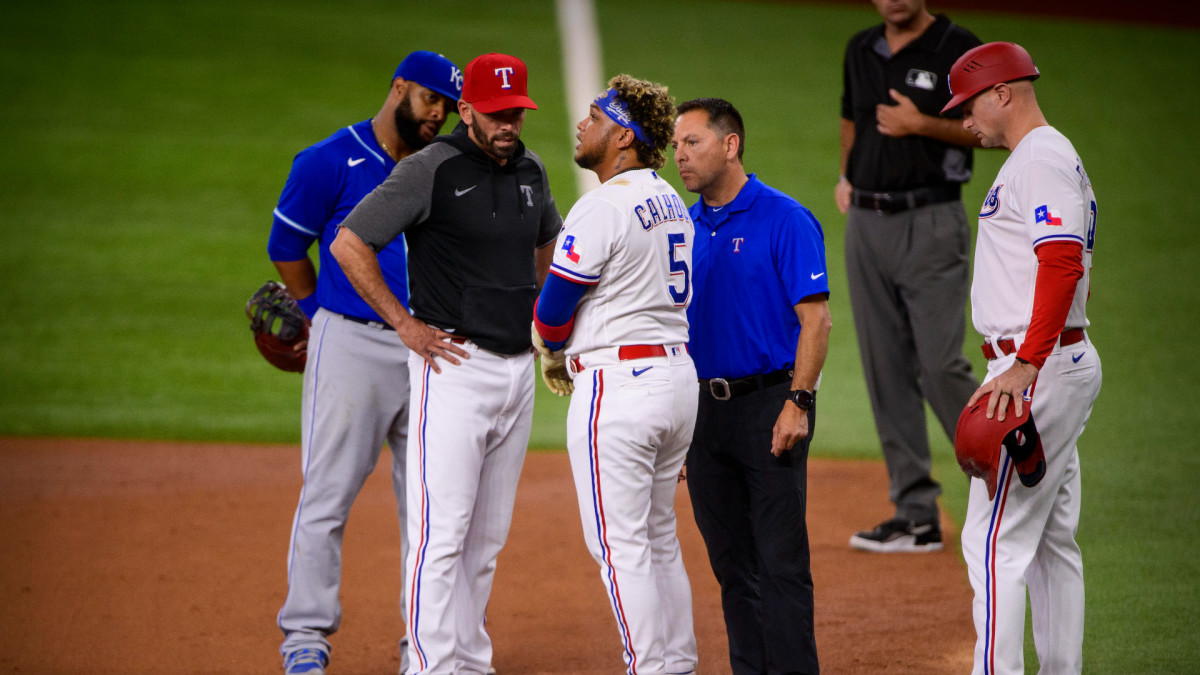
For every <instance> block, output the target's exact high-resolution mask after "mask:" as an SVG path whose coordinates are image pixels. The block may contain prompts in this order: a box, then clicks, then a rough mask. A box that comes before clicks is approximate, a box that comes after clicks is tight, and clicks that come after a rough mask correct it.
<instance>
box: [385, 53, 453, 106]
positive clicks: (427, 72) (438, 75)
mask: <svg viewBox="0 0 1200 675" xmlns="http://www.w3.org/2000/svg"><path fill="white" fill-rule="evenodd" d="M397 77H402V78H404V79H406V80H409V81H411V82H416V83H417V84H419V85H421V86H424V87H429V88H430V89H432V90H434V91H436V92H437V93H439V94H441V95H442V96H445V97H446V98H448V99H450V100H451V101H457V100H458V99H459V97H461V96H462V88H463V75H462V71H461V70H459V69H458V66H456V65H454V62H452V61H451V60H450V59H448V58H446V57H444V56H442V55H441V54H438V53H435V52H427V51H416V52H413V53H411V54H409V55H408V56H406V57H404V60H403V61H401V62H400V65H399V66H396V74H395V75H393V76H392V79H393V80H394V79H396V78H397Z"/></svg>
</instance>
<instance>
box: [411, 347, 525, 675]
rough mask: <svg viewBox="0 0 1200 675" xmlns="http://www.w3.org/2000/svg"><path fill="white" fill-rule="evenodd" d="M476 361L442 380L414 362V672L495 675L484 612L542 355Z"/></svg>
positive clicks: (479, 354)
mask: <svg viewBox="0 0 1200 675" xmlns="http://www.w3.org/2000/svg"><path fill="white" fill-rule="evenodd" d="M462 347H463V348H464V349H465V350H467V352H469V353H470V355H471V358H469V359H464V360H462V362H461V365H458V366H455V365H451V364H449V363H446V362H442V363H439V367H440V368H441V369H442V372H441V374H438V373H435V372H433V369H432V368H430V367H429V365H428V364H426V363H425V361H424V360H423V359H422V358H421V357H419V356H417V355H415V354H414V355H410V357H409V361H408V365H409V373H410V383H411V384H410V388H411V391H412V403H411V405H410V415H409V431H408V433H409V436H408V438H409V444H408V446H409V452H408V467H407V471H408V528H409V546H410V548H409V551H408V558H407V560H406V563H405V571H406V575H407V583H408V590H409V593H408V616H407V617H406V618H407V621H408V626H409V629H408V630H409V673H410V674H414V675H415V674H417V673H420V674H422V675H424V674H426V673H428V674H439V675H440V674H444V673H470V674H473V675H474V674H478V675H482V674H483V673H486V672H487V670H488V668H489V667H490V665H491V661H492V643H491V639H490V638H489V637H488V634H487V630H486V629H485V626H484V620H485V618H484V610H485V609H486V607H487V602H488V597H489V596H490V595H491V592H492V579H493V577H494V575H495V571H496V556H497V555H498V554H499V553H500V549H501V548H503V546H504V542H505V540H506V539H507V538H508V529H509V525H510V524H511V522H512V512H513V502H514V501H515V498H516V493H517V481H518V479H519V478H520V476H521V466H522V465H523V464H524V461H525V449H526V446H527V445H528V443H529V430H530V427H531V425H532V423H533V384H534V380H533V355H532V354H531V353H528V352H526V353H522V354H517V355H514V356H505V355H501V354H495V353H492V352H489V351H486V350H484V349H480V348H479V347H478V346H477V345H475V344H474V343H471V342H467V343H465V344H463V345H462Z"/></svg>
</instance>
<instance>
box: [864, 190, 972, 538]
mask: <svg viewBox="0 0 1200 675" xmlns="http://www.w3.org/2000/svg"><path fill="white" fill-rule="evenodd" d="M970 246H971V232H970V229H969V228H968V227H967V216H966V213H965V212H964V210H963V205H962V202H961V201H952V202H943V203H941V204H932V205H930V206H924V207H921V208H916V209H909V210H908V211H902V212H900V213H896V214H883V213H878V212H876V211H873V210H871V209H863V208H858V207H854V206H852V207H850V212H849V214H848V216H847V218H846V277H847V280H848V281H849V285H850V304H851V307H852V308H853V312H854V326H855V330H856V332H857V335H858V349H859V354H860V356H861V357H862V364H863V372H864V374H865V375H866V378H867V393H868V394H869V395H870V398H871V408H872V410H873V412H874V413H875V428H876V430H877V431H878V433H879V442H880V443H881V444H882V446H883V457H884V459H885V460H886V461H887V468H888V478H889V480H890V481H891V491H890V494H889V497H890V498H891V500H892V502H893V503H894V504H895V505H896V517H898V518H907V519H911V520H914V521H916V522H918V523H923V522H931V521H933V520H934V519H936V518H937V496H938V495H939V494H941V486H939V485H938V484H937V482H936V481H934V480H933V478H932V477H931V475H930V467H931V464H932V461H931V459H930V456H929V437H928V435H927V434H926V430H925V405H924V401H926V400H927V401H929V405H930V407H931V408H933V412H934V414H935V415H936V416H937V418H938V421H939V422H941V424H942V428H943V429H944V430H945V431H946V435H947V436H949V437H951V439H953V437H954V427H955V425H956V423H957V422H958V414H959V412H961V411H962V408H963V406H964V405H966V403H967V399H969V398H970V397H971V394H972V393H974V391H975V389H976V388H977V387H978V386H979V385H978V382H976V380H975V376H974V375H973V374H972V373H971V363H970V362H969V361H968V360H967V358H966V357H965V356H964V355H963V335H964V332H965V331H966V316H965V312H966V309H965V308H966V304H967V294H968V291H969V288H970V265H969V264H968V257H967V256H968V253H969V251H970Z"/></svg>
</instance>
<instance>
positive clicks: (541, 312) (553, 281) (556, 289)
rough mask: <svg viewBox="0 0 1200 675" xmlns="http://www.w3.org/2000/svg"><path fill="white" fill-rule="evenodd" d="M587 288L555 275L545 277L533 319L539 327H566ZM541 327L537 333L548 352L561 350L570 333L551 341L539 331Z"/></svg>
mask: <svg viewBox="0 0 1200 675" xmlns="http://www.w3.org/2000/svg"><path fill="white" fill-rule="evenodd" d="M588 288H590V286H586V285H584V284H577V283H575V282H574V281H568V280H566V279H564V278H562V277H560V276H558V275H556V274H551V275H549V276H547V277H546V284H545V285H544V286H542V292H541V294H540V295H539V296H538V301H537V305H536V308H535V311H534V315H535V316H534V318H535V319H536V321H537V322H538V323H539V324H541V326H546V327H550V328H557V327H562V326H566V325H567V324H568V323H570V322H571V319H572V317H573V316H574V315H575V307H576V306H577V305H578V304H579V301H580V300H581V299H582V298H583V294H584V293H585V292H587V289H588ZM541 326H539V332H541V333H542V338H543V339H545V340H546V346H547V347H549V348H550V351H558V350H560V349H562V348H563V345H565V344H566V343H567V338H568V337H569V336H570V333H569V332H568V333H567V334H566V335H561V336H559V335H554V336H553V337H561V338H562V339H560V340H551V339H549V338H547V337H546V334H545V333H544V332H542V331H541V330H540V328H541Z"/></svg>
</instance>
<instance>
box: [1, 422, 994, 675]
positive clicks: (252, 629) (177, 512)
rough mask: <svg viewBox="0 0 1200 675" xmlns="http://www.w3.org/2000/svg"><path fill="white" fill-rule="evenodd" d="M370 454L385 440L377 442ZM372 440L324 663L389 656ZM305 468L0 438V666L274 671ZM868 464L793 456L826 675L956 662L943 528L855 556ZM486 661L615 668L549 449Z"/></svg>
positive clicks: (387, 668)
mask: <svg viewBox="0 0 1200 675" xmlns="http://www.w3.org/2000/svg"><path fill="white" fill-rule="evenodd" d="M385 453H386V451H385ZM388 463H389V462H388V458H387V457H386V456H385V457H384V459H383V461H381V462H380V463H379V467H378V468H377V470H376V471H375V472H374V473H373V474H372V475H371V477H370V478H369V479H368V481H367V484H366V486H365V487H364V490H363V493H362V494H361V495H360V497H359V499H358V501H357V502H356V503H355V506H354V508H353V510H352V512H351V515H350V522H349V525H348V526H347V528H346V534H345V544H344V548H345V550H344V565H343V574H344V579H343V584H342V604H343V612H344V615H343V617H344V618H343V621H342V625H341V630H340V631H339V632H338V633H337V634H336V635H334V636H333V638H332V643H333V663H332V664H331V669H330V672H331V673H346V674H351V673H354V674H362V673H378V674H379V675H384V674H391V673H395V672H396V669H397V668H398V666H399V654H398V653H397V650H396V643H397V640H399V638H400V635H401V633H402V630H403V628H402V624H401V622H400V611H399V599H398V596H399V593H400V554H399V530H398V526H397V522H396V515H395V502H394V498H393V497H392V494H391V489H390V480H389V477H388V475H387V470H386V468H385V467H386V466H387V465H388ZM300 483H301V475H300V451H299V448H298V447H297V446H231V445H208V444H188V443H157V442H142V441H129V442H122V441H98V440H62V439H13V438H9V439H0V541H3V542H4V544H5V550H4V553H3V556H2V557H0V630H2V633H3V635H4V641H3V644H0V672H11V673H77V672H88V673H278V672H280V658H279V655H278V646H279V641H280V639H281V634H280V632H279V630H278V628H276V626H275V614H276V612H277V611H278V609H279V606H280V604H281V603H282V602H283V598H284V595H285V593H286V591H287V572H286V562H285V553H286V550H287V546H288V536H289V531H290V527H291V522H292V512H293V510H294V509H295V505H296V499H297V497H298V495H299V490H300ZM686 490H687V487H686V483H683V484H681V485H680V490H679V492H678V495H677V499H676V504H677V508H678V515H679V534H680V540H681V542H682V547H683V551H684V555H685V560H686V565H687V569H688V573H689V575H690V576H691V580H692V588H693V592H694V613H695V619H696V637H697V640H698V642H699V645H700V659H701V666H700V669H699V671H698V672H699V673H728V672H729V664H728V661H727V653H726V651H725V650H726V642H725V635H724V626H723V623H722V618H721V609H720V599H719V596H718V589H717V585H716V582H715V580H714V579H713V576H712V573H711V571H710V569H709V566H708V561H707V559H706V557H705V553H704V545H703V542H702V541H701V539H700V536H699V533H698V532H697V531H696V526H695V523H694V522H693V520H692V513H691V507H690V505H689V503H688V498H687V493H686ZM886 495H887V478H886V475H885V472H884V468H883V464H882V463H880V462H852V461H829V460H816V461H810V463H809V501H808V525H809V532H810V538H811V545H812V566H813V576H814V580H815V584H816V602H817V606H816V621H817V643H818V650H819V652H820V658H821V665H822V670H823V672H825V673H830V674H837V673H962V672H966V671H968V670H969V669H970V664H971V650H972V644H973V641H974V630H973V628H972V626H971V614H970V597H971V594H970V587H969V585H968V583H967V579H966V572H965V567H964V566H963V563H962V558H961V555H960V554H959V546H958V534H957V528H955V527H954V526H953V525H952V524H951V523H950V522H948V521H943V523H942V527H943V530H944V534H945V535H946V548H945V549H944V550H943V551H942V552H940V553H933V554H924V555H907V556H895V555H891V556H884V555H872V554H865V553H856V552H853V551H851V550H850V549H849V548H848V547H847V539H848V537H849V535H850V534H851V533H852V532H853V531H854V530H856V529H861V528H863V527H867V526H869V525H871V524H873V523H875V522H876V521H878V520H880V519H881V518H882V517H886V516H887V515H888V514H889V513H890V504H889V503H888V502H887V497H886ZM488 630H489V632H490V633H491V635H492V638H493V642H494V644H495V659H494V664H495V666H496V668H497V670H498V671H499V672H500V675H517V674H521V675H529V674H534V673H579V674H587V675H591V674H593V673H595V674H599V673H618V672H623V670H624V668H623V664H622V662H621V649H620V644H619V641H618V637H617V632H616V628H615V623H614V619H613V617H612V614H611V612H610V610H609V608H608V604H607V602H606V599H605V596H604V593H603V590H602V586H601V583H600V579H599V572H598V568H597V567H596V565H595V563H594V562H592V559H591V558H590V557H589V556H588V554H587V551H586V550H585V549H584V546H583V535H582V532H581V529H580V524H579V512H578V509H577V507H576V502H575V495H574V490H573V487H572V483H571V478H570V469H569V466H568V462H567V456H566V454H565V453H529V455H528V457H527V459H526V461H525V468H524V472H523V474H522V476H521V483H520V486H519V488H518V493H517V504H516V513H515V515H514V518H513V526H512V532H511V534H510V536H509V540H508V545H507V547H506V548H505V549H504V551H503V552H502V553H501V554H500V559H499V563H498V570H497V573H496V582H495V588H494V590H493V592H492V599H491V603H490V606H489V609H488Z"/></svg>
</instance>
